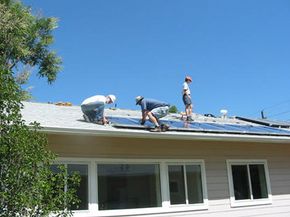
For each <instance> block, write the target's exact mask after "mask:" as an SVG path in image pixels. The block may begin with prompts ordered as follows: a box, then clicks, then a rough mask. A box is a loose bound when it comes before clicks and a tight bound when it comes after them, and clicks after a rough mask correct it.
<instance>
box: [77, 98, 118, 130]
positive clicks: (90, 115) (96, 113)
mask: <svg viewBox="0 0 290 217" xmlns="http://www.w3.org/2000/svg"><path fill="white" fill-rule="evenodd" d="M115 101H116V97H115V95H108V96H102V95H96V96H92V97H89V98H87V99H85V100H84V101H83V102H82V104H81V109H82V112H83V117H84V119H85V121H87V122H92V123H96V124H102V125H104V124H107V123H109V122H108V120H107V119H106V117H105V116H104V109H105V104H111V103H114V102H115Z"/></svg>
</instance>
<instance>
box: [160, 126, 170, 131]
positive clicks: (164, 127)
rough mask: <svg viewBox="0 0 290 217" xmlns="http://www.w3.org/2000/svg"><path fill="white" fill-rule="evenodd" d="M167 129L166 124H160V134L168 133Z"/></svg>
mask: <svg viewBox="0 0 290 217" xmlns="http://www.w3.org/2000/svg"><path fill="white" fill-rule="evenodd" d="M168 129H169V125H168V124H161V131H162V132H165V131H168Z"/></svg>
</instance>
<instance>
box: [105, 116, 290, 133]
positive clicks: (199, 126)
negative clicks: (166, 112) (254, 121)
mask: <svg viewBox="0 0 290 217" xmlns="http://www.w3.org/2000/svg"><path fill="white" fill-rule="evenodd" d="M109 120H110V122H111V123H112V126H114V127H116V128H126V129H151V128H153V127H154V125H153V124H152V123H151V122H150V121H146V122H145V124H144V125H140V119H138V118H127V117H126V118H125V117H109ZM160 122H161V123H164V124H167V125H169V126H170V127H169V131H177V132H206V133H226V134H249V135H271V136H290V131H287V130H283V129H278V128H274V127H269V126H262V125H251V124H229V123H223V124H221V123H206V122H188V121H181V120H180V121H179V120H160Z"/></svg>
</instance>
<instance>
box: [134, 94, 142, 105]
mask: <svg viewBox="0 0 290 217" xmlns="http://www.w3.org/2000/svg"><path fill="white" fill-rule="evenodd" d="M142 99H144V97H143V96H137V97H136V99H135V100H136V105H138V104H139V103H140V101H141V100H142Z"/></svg>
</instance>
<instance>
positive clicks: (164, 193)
mask: <svg viewBox="0 0 290 217" xmlns="http://www.w3.org/2000/svg"><path fill="white" fill-rule="evenodd" d="M55 163H56V164H57V163H58V164H61V163H62V164H86V165H88V176H89V177H88V180H89V183H88V184H89V186H88V189H89V204H88V207H89V209H88V210H74V211H73V213H74V216H76V217H83V216H87V215H88V214H89V215H97V216H122V215H138V214H159V213H160V214H161V213H172V212H183V211H194V210H207V209H208V194H207V183H206V173H205V166H204V160H199V159H194V160H191V159H174V160H172V159H134V158H130V159H124V158H121V159H112V158H65V157H62V158H58V160H57V161H56V162H55ZM118 163H119V164H158V165H159V170H160V171H159V176H160V188H161V189H160V191H161V207H149V208H133V209H117V210H99V209H98V208H99V207H98V173H97V168H98V164H118ZM176 164H179V165H185V164H186V165H199V166H200V169H201V182H202V191H203V203H198V204H181V205H179V204H178V205H170V201H169V200H170V192H169V179H168V171H167V169H168V165H176Z"/></svg>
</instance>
